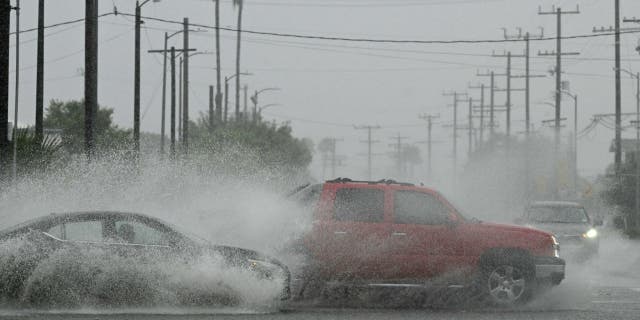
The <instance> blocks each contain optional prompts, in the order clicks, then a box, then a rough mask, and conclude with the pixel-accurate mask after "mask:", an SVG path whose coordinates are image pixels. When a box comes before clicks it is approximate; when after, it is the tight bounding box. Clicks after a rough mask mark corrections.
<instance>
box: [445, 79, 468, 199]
mask: <svg viewBox="0 0 640 320" xmlns="http://www.w3.org/2000/svg"><path fill="white" fill-rule="evenodd" d="M442 95H443V96H445V97H453V105H451V106H453V180H454V183H453V185H454V188H455V185H456V180H457V179H458V102H464V100H463V98H464V97H467V93H460V92H457V91H453V92H445V93H443V94H442Z"/></svg>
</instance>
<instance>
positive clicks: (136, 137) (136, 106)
mask: <svg viewBox="0 0 640 320" xmlns="http://www.w3.org/2000/svg"><path fill="white" fill-rule="evenodd" d="M140 10H141V6H140V2H139V1H137V0H136V18H135V19H136V20H135V37H134V42H135V50H134V71H133V145H134V150H135V153H136V157H137V156H139V154H138V153H139V152H140V25H142V18H141V13H140Z"/></svg>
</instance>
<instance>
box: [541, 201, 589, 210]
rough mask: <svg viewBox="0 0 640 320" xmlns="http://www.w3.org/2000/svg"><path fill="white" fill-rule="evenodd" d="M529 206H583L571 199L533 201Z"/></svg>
mask: <svg viewBox="0 0 640 320" xmlns="http://www.w3.org/2000/svg"><path fill="white" fill-rule="evenodd" d="M529 207H574V208H582V207H583V206H582V205H581V204H580V203H578V202H573V201H533V202H531V203H530V204H529Z"/></svg>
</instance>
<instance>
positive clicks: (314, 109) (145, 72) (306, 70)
mask: <svg viewBox="0 0 640 320" xmlns="http://www.w3.org/2000/svg"><path fill="white" fill-rule="evenodd" d="M621 2H622V15H623V16H629V17H630V16H634V15H636V16H640V2H638V1H631V0H622V1H621ZM576 3H578V4H579V5H580V10H581V12H582V13H581V14H580V15H567V16H564V17H563V21H564V23H563V33H564V34H565V35H578V34H591V30H592V27H593V26H601V25H605V26H609V25H611V24H613V1H602V0H591V1H577V2H576V1H546V0H545V1H525V0H510V1H506V0H503V1H498V0H484V1H482V0H451V1H445V0H327V1H323V0H251V1H250V0H247V3H246V6H245V16H244V22H245V23H244V27H245V28H246V29H250V30H256V31H271V32H285V33H298V34H308V35H323V36H345V37H364V38H376V39H419V40H451V39H501V38H502V30H500V28H502V27H507V28H509V29H510V30H511V32H512V33H514V32H516V30H515V28H516V27H522V28H524V29H525V30H529V31H531V32H536V31H537V28H538V27H539V26H542V27H544V29H545V35H547V36H554V35H555V33H556V31H555V18H554V16H540V15H538V14H537V12H538V6H539V5H541V6H542V8H543V9H544V10H549V9H550V8H551V5H553V4H555V5H560V6H562V7H563V8H565V9H574V8H575V5H576ZM114 6H117V8H118V10H119V11H121V12H127V13H133V12H134V6H135V2H134V1H132V0H113V1H110V0H100V13H105V12H108V11H112V10H113V7H114ZM221 7H222V8H221V9H222V14H221V19H222V25H223V26H229V27H234V25H235V19H236V14H235V13H236V11H235V10H234V9H233V7H232V6H231V0H226V1H225V0H223V2H222V5H221ZM213 13H214V6H213V3H212V2H211V1H206V0H181V1H178V0H162V1H161V2H159V3H154V2H149V3H148V4H147V5H145V7H144V8H143V15H144V16H152V17H159V18H166V19H171V20H177V21H178V20H180V21H181V20H182V18H183V17H187V16H188V17H189V18H190V21H191V22H192V23H198V24H205V25H212V24H213ZM36 15H37V1H35V0H23V1H22V16H21V24H22V27H23V28H31V27H34V26H36ZM83 16H84V1H80V0H64V1H61V0H58V1H48V2H47V17H46V24H47V25H49V24H52V23H56V22H61V21H66V20H71V19H76V18H81V17H83ZM13 26H14V24H13V21H12V28H13ZM145 26H146V27H147V28H148V29H146V30H143V31H142V50H143V55H142V98H141V101H142V111H143V116H144V117H143V120H142V130H143V131H153V132H159V130H160V101H161V84H162V77H161V75H162V69H161V62H162V61H161V56H160V55H151V54H147V53H146V50H148V49H152V48H153V49H160V48H161V47H162V40H163V33H164V31H173V30H178V28H179V26H177V25H171V24H166V23H159V22H154V21H146V23H145ZM47 34H48V36H47V38H46V49H45V54H46V57H45V61H46V62H47V63H46V67H45V78H46V82H45V100H46V101H48V100H50V99H61V100H67V99H79V98H82V96H83V90H84V89H83V79H82V77H81V75H80V71H79V70H81V68H83V63H84V54H83V51H82V50H83V46H84V40H83V39H84V38H83V37H84V25H83V24H82V23H79V24H75V25H71V26H64V27H59V28H53V29H49V30H47ZM213 35H214V34H213V32H209V33H198V34H193V35H192V38H191V45H192V46H193V47H195V48H197V49H199V50H208V51H213V50H214V49H215V48H214V41H213ZM35 37H36V34H35V33H27V34H23V35H22V38H21V40H22V46H21V70H22V71H21V83H20V108H21V109H20V122H21V123H33V121H34V120H33V119H34V108H33V105H34V101H35V55H36V42H35ZM234 37H235V34H234V33H231V32H225V31H223V32H222V63H223V74H226V75H230V74H232V73H233V72H234V63H235V60H234V59H235V58H234V56H235V40H234V39H235V38H234ZM639 37H640V35H638V34H631V35H623V37H622V39H623V44H622V56H623V59H624V60H623V64H622V66H623V67H624V68H626V69H630V70H633V71H640V55H638V53H637V52H636V51H635V50H634V49H635V47H636V46H637V45H638V38H639ZM12 41H13V39H12ZM99 41H100V62H99V79H100V80H99V81H100V82H99V100H100V104H101V105H103V106H108V107H111V108H114V109H115V115H114V118H115V122H116V123H117V124H118V125H120V126H122V127H132V118H133V116H132V115H133V111H132V105H133V19H132V18H129V17H125V16H122V15H119V16H108V17H104V18H102V19H101V20H100V40H99ZM173 41H174V42H173V44H174V45H175V46H177V47H179V46H181V45H182V42H181V41H182V40H181V38H180V37H175V38H174V40H173ZM242 45H243V51H242V70H247V71H249V72H252V73H254V76H251V77H244V78H242V82H243V83H247V84H248V85H249V88H250V89H249V90H250V92H252V91H253V90H255V89H260V88H264V87H272V86H277V87H280V88H282V89H283V90H282V91H281V92H265V93H264V94H263V95H261V97H260V101H261V104H268V103H280V104H282V106H280V107H274V108H272V109H269V110H268V111H265V114H264V116H265V117H266V118H267V119H275V120H276V121H278V122H283V121H290V122H291V125H292V127H293V129H294V134H295V135H296V136H298V137H309V138H312V139H313V140H314V141H316V142H317V141H319V140H320V139H321V138H323V137H328V136H333V137H337V138H341V139H344V141H343V142H341V143H340V144H339V145H338V149H339V153H341V154H344V155H345V156H347V160H346V164H347V166H346V167H343V168H340V169H339V172H338V175H350V176H355V177H363V175H364V169H365V165H366V161H365V158H364V157H363V156H361V155H358V154H360V153H363V152H365V150H366V149H365V145H364V144H362V143H360V142H359V141H360V140H363V139H364V138H365V137H366V132H365V131H356V130H354V129H353V127H352V125H362V124H371V125H380V126H382V127H383V129H381V130H378V131H376V132H375V138H376V139H377V140H380V143H378V144H377V145H376V147H375V150H374V152H376V153H383V152H389V151H391V147H389V146H388V145H389V144H390V143H391V142H392V141H391V139H390V138H391V137H392V136H393V135H397V134H398V133H399V134H401V135H402V136H406V137H409V139H408V140H407V142H418V141H423V140H425V139H426V127H425V125H424V122H423V121H422V120H420V119H418V117H417V116H418V114H420V113H430V114H440V116H441V118H440V120H439V124H438V125H437V126H436V128H435V130H434V134H435V137H434V138H435V139H436V140H439V141H442V143H439V144H437V145H436V146H435V148H434V152H435V156H434V160H435V161H436V163H435V164H434V167H435V168H436V170H449V167H450V165H449V163H450V160H451V146H450V140H451V132H450V131H451V130H450V129H447V128H442V126H441V125H442V124H448V123H450V122H451V119H452V110H451V108H449V107H447V106H446V105H447V104H449V103H450V102H451V99H450V98H448V97H443V96H442V92H443V91H447V90H460V91H469V92H470V93H472V94H473V95H474V96H475V97H479V90H475V89H470V90H468V89H466V87H467V85H468V83H473V84H476V83H479V82H480V81H484V82H485V83H488V79H486V78H478V77H476V76H475V74H476V70H481V71H485V70H487V69H488V68H494V69H495V70H496V71H497V72H499V73H502V72H504V69H505V65H506V61H505V59H502V58H492V57H490V55H491V53H492V51H493V50H495V51H496V52H502V51H503V50H512V51H513V52H514V53H515V52H517V53H520V52H522V50H523V48H524V45H523V44H522V43H516V44H506V45H505V44H473V45H469V44H419V45H415V44H414V45H407V44H404V45H389V44H372V43H349V42H330V41H320V40H302V39H287V38H278V37H269V36H258V35H245V36H244V41H243V44H242ZM563 45H564V50H566V51H580V52H581V53H582V55H581V56H579V57H567V58H566V59H565V60H564V68H565V71H566V74H565V75H564V80H568V81H570V82H571V90H572V91H574V92H576V93H577V94H578V95H579V96H580V101H581V103H580V111H579V124H578V127H579V128H584V127H586V126H587V125H588V124H589V122H590V119H591V116H592V114H595V113H610V112H613V110H614V107H613V104H614V79H613V75H614V73H613V71H612V67H613V60H612V58H613V37H598V38H588V39H575V40H566V41H564V44H563ZM12 50H14V48H12ZM538 50H542V51H544V50H555V42H554V41H544V42H535V43H533V44H532V52H534V53H536V52H537V51H538ZM12 54H13V51H12ZM593 58H595V59H593ZM521 60H522V59H514V73H521V72H522V71H523V68H524V64H523V62H522V61H521ZM12 61H13V57H12ZM553 64H554V60H553V58H551V59H549V58H541V57H534V58H533V59H532V69H533V70H534V73H536V74H547V75H548V74H549V73H548V72H547V71H548V70H550V69H551V68H552V66H553ZM214 67H215V56H213V55H200V56H196V57H194V58H193V59H192V60H191V71H190V72H191V90H190V100H191V106H190V109H191V110H192V113H191V116H192V117H196V116H197V114H198V112H201V111H205V110H206V109H207V108H208V102H207V101H208V85H213V84H215V72H214V70H213V68H214ZM11 70H12V73H11V76H12V77H13V76H14V74H13V70H14V68H13V67H12V68H11ZM11 83H12V84H13V80H12V81H11ZM497 83H498V86H500V87H504V86H505V80H504V77H502V78H498V81H497ZM513 86H514V87H522V86H524V82H523V81H522V80H514V84H513ZM553 88H554V78H553V77H547V78H544V79H535V80H532V90H533V91H532V98H531V100H532V120H533V123H534V125H535V127H536V128H539V127H541V123H540V121H541V120H543V119H550V118H552V117H553V109H552V108H551V107H549V106H547V105H544V104H542V105H540V104H537V102H539V101H551V100H552V99H551V94H552V90H553ZM634 90H635V82H634V81H632V80H630V79H629V78H628V77H624V78H623V92H622V94H623V112H633V111H634V109H635V104H634V103H635V100H634ZM13 99H14V97H13V88H12V89H11V96H10V103H11V105H13ZM504 101H505V97H504V94H497V95H496V103H497V104H504ZM513 103H514V109H513V115H512V117H513V120H514V123H513V129H512V131H513V132H519V131H522V130H524V121H523V119H524V95H523V94H522V93H517V92H516V93H514V94H513ZM230 105H233V95H231V98H230ZM563 107H564V109H563V110H562V114H563V117H568V118H569V119H572V118H573V113H572V112H573V102H572V101H570V100H564V102H563ZM11 109H13V108H11ZM466 113H467V112H466V105H465V106H464V107H463V109H462V110H461V111H460V118H466ZM10 117H11V119H13V114H12V112H10ZM498 119H499V120H501V121H500V122H501V123H500V124H501V128H500V129H499V130H504V121H503V120H504V119H503V116H499V118H498ZM625 120H626V124H628V121H629V120H630V119H625ZM568 128H573V123H572V122H569V123H568ZM565 130H570V129H565ZM541 132H547V134H549V133H550V129H546V130H545V129H542V131H541ZM623 135H624V136H629V137H631V136H635V133H634V132H630V131H629V130H627V132H624V133H623ZM460 136H461V140H460V144H459V147H460V150H459V154H461V155H462V159H461V163H463V161H464V155H465V154H466V134H462V133H461V134H460ZM612 137H613V131H612V130H610V129H607V128H605V127H602V126H599V127H598V128H597V129H596V130H594V131H593V132H592V133H591V134H590V135H588V136H587V137H585V138H583V139H581V140H580V141H579V143H580V144H579V151H580V153H579V169H580V172H581V174H583V175H587V176H593V175H595V174H598V173H601V172H602V171H603V170H604V168H605V167H606V165H608V164H609V163H611V162H612V160H613V155H612V154H611V153H609V152H608V147H609V142H610V141H611V139H612ZM421 146H422V145H421ZM425 152H426V151H425ZM423 155H424V152H423ZM374 165H375V166H376V167H378V168H386V167H388V166H389V157H388V156H381V157H379V158H376V160H375V161H374ZM313 170H314V172H315V173H316V174H319V173H320V169H319V166H318V164H317V163H314V166H313ZM382 172H383V173H384V171H382Z"/></svg>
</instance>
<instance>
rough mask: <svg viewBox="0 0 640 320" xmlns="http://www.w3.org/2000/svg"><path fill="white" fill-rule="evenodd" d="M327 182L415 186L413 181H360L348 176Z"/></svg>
mask: <svg viewBox="0 0 640 320" xmlns="http://www.w3.org/2000/svg"><path fill="white" fill-rule="evenodd" d="M327 182H330V183H367V184H386V185H391V184H396V185H401V186H407V187H413V186H415V184H413V183H409V182H398V181H395V180H392V179H382V180H378V181H360V180H351V179H349V178H336V179H334V180H328V181H327Z"/></svg>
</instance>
